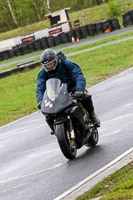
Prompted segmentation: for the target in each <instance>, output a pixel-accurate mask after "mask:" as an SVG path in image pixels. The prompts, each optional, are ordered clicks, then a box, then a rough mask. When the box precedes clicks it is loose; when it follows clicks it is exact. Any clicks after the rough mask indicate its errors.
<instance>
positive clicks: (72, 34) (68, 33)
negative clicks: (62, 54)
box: [67, 30, 75, 42]
mask: <svg viewBox="0 0 133 200" xmlns="http://www.w3.org/2000/svg"><path fill="white" fill-rule="evenodd" d="M67 35H68V40H69V42H72V37H74V38H75V32H74V30H70V31H69V32H67Z"/></svg>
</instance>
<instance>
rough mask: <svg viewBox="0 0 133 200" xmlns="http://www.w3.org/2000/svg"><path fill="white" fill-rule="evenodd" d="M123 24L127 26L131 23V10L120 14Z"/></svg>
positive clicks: (132, 18) (132, 16)
mask: <svg viewBox="0 0 133 200" xmlns="http://www.w3.org/2000/svg"><path fill="white" fill-rule="evenodd" d="M122 20H123V26H124V27H126V26H129V25H132V24H133V10H129V11H128V12H126V13H124V14H123V15H122Z"/></svg>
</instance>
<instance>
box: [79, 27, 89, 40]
mask: <svg viewBox="0 0 133 200" xmlns="http://www.w3.org/2000/svg"><path fill="white" fill-rule="evenodd" d="M80 29H81V34H82V38H87V37H88V35H89V31H88V25H85V26H81V28H80Z"/></svg>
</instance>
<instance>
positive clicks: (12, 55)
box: [9, 49, 14, 58]
mask: <svg viewBox="0 0 133 200" xmlns="http://www.w3.org/2000/svg"><path fill="white" fill-rule="evenodd" d="M9 54H10V58H13V57H14V51H13V50H12V49H10V50H9Z"/></svg>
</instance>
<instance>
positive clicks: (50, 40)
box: [48, 36, 55, 47]
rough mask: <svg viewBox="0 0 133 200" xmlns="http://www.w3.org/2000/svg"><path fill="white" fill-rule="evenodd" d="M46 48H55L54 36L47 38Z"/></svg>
mask: <svg viewBox="0 0 133 200" xmlns="http://www.w3.org/2000/svg"><path fill="white" fill-rule="evenodd" d="M48 46H49V47H54V46H55V42H54V36H49V37H48Z"/></svg>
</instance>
